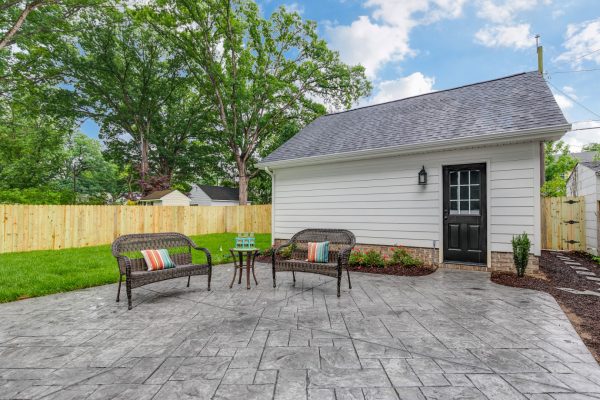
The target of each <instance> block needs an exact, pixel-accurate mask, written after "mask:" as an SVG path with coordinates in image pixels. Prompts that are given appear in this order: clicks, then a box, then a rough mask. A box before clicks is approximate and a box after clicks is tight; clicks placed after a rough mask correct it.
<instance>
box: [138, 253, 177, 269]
mask: <svg viewBox="0 0 600 400" xmlns="http://www.w3.org/2000/svg"><path fill="white" fill-rule="evenodd" d="M142 255H143V256H144V260H145V261H146V265H147V266H148V271H158V270H161V269H166V268H173V267H175V263H174V262H173V260H171V257H169V252H168V251H167V250H166V249H158V250H142Z"/></svg>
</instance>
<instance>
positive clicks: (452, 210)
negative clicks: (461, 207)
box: [450, 201, 458, 214]
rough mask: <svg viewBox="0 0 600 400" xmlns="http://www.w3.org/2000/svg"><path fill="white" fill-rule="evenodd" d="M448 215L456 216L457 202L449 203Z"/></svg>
mask: <svg viewBox="0 0 600 400" xmlns="http://www.w3.org/2000/svg"><path fill="white" fill-rule="evenodd" d="M450 214H458V201H450Z"/></svg>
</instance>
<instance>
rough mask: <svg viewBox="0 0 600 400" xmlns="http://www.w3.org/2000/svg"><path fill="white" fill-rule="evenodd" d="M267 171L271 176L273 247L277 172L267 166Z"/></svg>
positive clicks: (272, 239) (273, 239) (273, 240)
mask: <svg viewBox="0 0 600 400" xmlns="http://www.w3.org/2000/svg"><path fill="white" fill-rule="evenodd" d="M265 172H266V173H267V174H269V176H270V177H271V247H273V245H274V244H275V201H274V200H275V173H274V171H270V170H269V167H265Z"/></svg>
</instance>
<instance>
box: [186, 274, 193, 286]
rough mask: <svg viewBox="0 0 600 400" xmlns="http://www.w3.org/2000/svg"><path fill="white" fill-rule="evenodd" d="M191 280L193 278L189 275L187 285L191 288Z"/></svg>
mask: <svg viewBox="0 0 600 400" xmlns="http://www.w3.org/2000/svg"><path fill="white" fill-rule="evenodd" d="M191 278H192V276H191V275H188V284H187V287H190V279H191Z"/></svg>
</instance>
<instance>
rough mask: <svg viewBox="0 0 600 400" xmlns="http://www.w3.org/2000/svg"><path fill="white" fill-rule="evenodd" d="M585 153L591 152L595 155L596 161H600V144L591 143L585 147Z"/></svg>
mask: <svg viewBox="0 0 600 400" xmlns="http://www.w3.org/2000/svg"><path fill="white" fill-rule="evenodd" d="M582 150H583V151H591V152H594V153H596V154H594V160H596V161H600V143H590V144H586V145H585V146H583V149H582Z"/></svg>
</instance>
